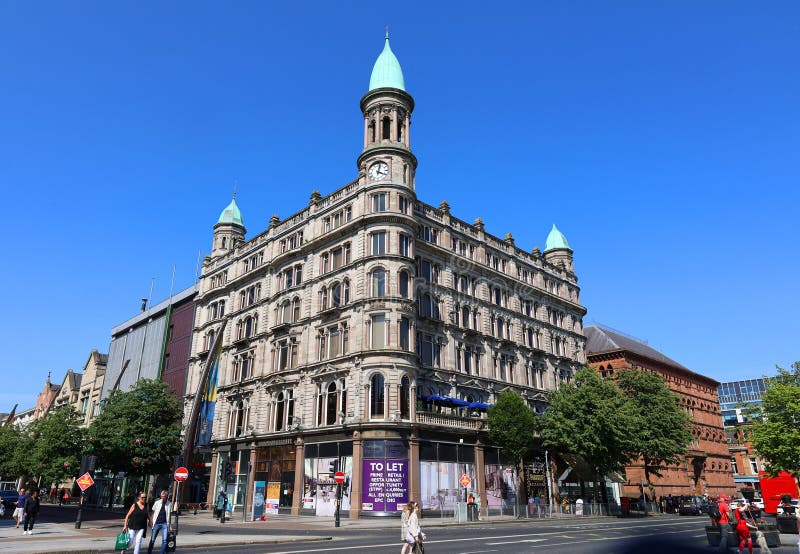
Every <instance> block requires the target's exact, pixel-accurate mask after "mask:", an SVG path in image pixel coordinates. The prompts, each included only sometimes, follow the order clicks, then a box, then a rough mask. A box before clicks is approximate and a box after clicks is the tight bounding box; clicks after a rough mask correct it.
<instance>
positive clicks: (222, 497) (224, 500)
mask: <svg viewBox="0 0 800 554" xmlns="http://www.w3.org/2000/svg"><path fill="white" fill-rule="evenodd" d="M227 507H228V495H227V494H225V491H224V490H223V489H220V490H219V494H218V495H217V502H216V509H217V516H218V517H219V520H220V522H224V521H225V509H226V508H227Z"/></svg>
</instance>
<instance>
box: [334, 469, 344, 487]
mask: <svg viewBox="0 0 800 554" xmlns="http://www.w3.org/2000/svg"><path fill="white" fill-rule="evenodd" d="M333 480H334V481H336V483H338V484H339V485H341V484H342V483H344V473H343V472H341V471H337V472H336V473H335V474H334V475H333Z"/></svg>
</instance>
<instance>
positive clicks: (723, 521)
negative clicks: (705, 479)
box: [717, 494, 732, 552]
mask: <svg viewBox="0 0 800 554" xmlns="http://www.w3.org/2000/svg"><path fill="white" fill-rule="evenodd" d="M730 500H731V498H730V497H729V496H728V495H727V494H721V495H719V503H717V508H718V509H719V514H720V515H719V519H718V520H717V523H718V524H719V537H720V538H719V551H720V552H727V551H728V542H729V541H730V540H731V539H729V538H728V537H729V536H730V534H731V525H730V523H731V518H732V516H731V508H730V506H728V502H730Z"/></svg>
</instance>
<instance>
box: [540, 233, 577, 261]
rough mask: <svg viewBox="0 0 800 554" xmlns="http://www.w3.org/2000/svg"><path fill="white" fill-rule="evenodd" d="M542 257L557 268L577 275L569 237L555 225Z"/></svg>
mask: <svg viewBox="0 0 800 554" xmlns="http://www.w3.org/2000/svg"><path fill="white" fill-rule="evenodd" d="M542 256H543V257H544V259H545V261H546V262H548V263H550V264H553V265H554V266H557V267H563V268H564V269H565V270H567V271H569V272H570V273H575V267H574V265H573V263H572V248H570V247H569V243H568V242H567V237H565V236H564V233H562V232H561V231H559V230H558V227H556V224H555V223H553V228H552V229H550V234H549V235H547V242H545V244H544V253H543V254H542Z"/></svg>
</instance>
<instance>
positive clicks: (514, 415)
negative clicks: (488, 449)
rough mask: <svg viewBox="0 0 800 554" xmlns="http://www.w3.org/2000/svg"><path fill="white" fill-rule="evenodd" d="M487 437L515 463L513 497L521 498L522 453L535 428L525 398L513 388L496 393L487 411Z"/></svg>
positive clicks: (524, 487) (533, 417)
mask: <svg viewBox="0 0 800 554" xmlns="http://www.w3.org/2000/svg"><path fill="white" fill-rule="evenodd" d="M487 423H488V425H489V440H490V441H491V442H492V444H495V445H497V446H498V447H500V450H501V451H502V452H503V455H504V456H505V457H506V458H508V459H509V460H513V462H514V464H515V465H516V466H517V478H518V486H517V501H518V503H523V502H524V499H525V491H526V488H527V487H526V485H525V482H524V481H525V455H526V454H527V453H528V452H529V451H530V449H531V445H532V444H533V438H534V432H535V430H536V422H535V416H534V415H533V412H532V411H531V409H530V408H529V407H528V404H527V403H526V402H525V400H523V399H522V397H521V396H519V395H518V394H517V393H515V392H513V391H506V392H504V393H502V394H501V395H500V397H499V398H498V399H497V402H496V403H495V405H494V406H492V407H491V408H489V411H488V414H487Z"/></svg>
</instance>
